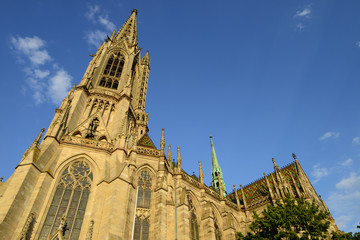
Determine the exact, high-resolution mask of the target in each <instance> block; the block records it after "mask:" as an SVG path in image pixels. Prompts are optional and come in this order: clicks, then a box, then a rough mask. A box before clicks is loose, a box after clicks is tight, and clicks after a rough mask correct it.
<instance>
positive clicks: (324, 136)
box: [319, 132, 340, 141]
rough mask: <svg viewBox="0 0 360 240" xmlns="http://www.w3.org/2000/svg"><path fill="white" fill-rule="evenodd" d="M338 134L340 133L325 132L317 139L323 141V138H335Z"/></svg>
mask: <svg viewBox="0 0 360 240" xmlns="http://www.w3.org/2000/svg"><path fill="white" fill-rule="evenodd" d="M339 136H340V133H338V132H326V133H324V135H322V136H321V137H320V138H319V139H320V140H321V141H324V140H326V139H329V138H333V139H335V138H338V137H339Z"/></svg>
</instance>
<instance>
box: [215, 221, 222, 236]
mask: <svg viewBox="0 0 360 240" xmlns="http://www.w3.org/2000/svg"><path fill="white" fill-rule="evenodd" d="M214 228H215V239H216V240H221V232H220V229H219V226H218V224H217V222H216V220H215V222H214Z"/></svg>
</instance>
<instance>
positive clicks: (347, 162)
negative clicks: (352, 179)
mask: <svg viewBox="0 0 360 240" xmlns="http://www.w3.org/2000/svg"><path fill="white" fill-rule="evenodd" d="M352 162H353V160H352V159H351V158H348V159H346V160H345V161H344V162H342V163H341V165H342V166H344V167H347V166H350V165H351V164H352Z"/></svg>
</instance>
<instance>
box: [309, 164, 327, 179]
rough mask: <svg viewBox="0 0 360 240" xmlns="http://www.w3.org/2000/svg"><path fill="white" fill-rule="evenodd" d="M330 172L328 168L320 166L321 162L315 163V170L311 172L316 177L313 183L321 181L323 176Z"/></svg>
mask: <svg viewBox="0 0 360 240" xmlns="http://www.w3.org/2000/svg"><path fill="white" fill-rule="evenodd" d="M329 174H330V172H329V170H328V169H327V168H325V167H320V164H316V165H314V166H313V170H312V172H311V176H313V177H314V178H315V179H314V181H313V183H317V182H319V181H320V179H321V178H323V177H325V176H327V175H329Z"/></svg>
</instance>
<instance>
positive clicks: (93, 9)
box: [85, 5, 100, 22]
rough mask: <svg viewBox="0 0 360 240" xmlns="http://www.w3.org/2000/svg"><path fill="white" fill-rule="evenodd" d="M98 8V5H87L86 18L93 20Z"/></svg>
mask: <svg viewBox="0 0 360 240" xmlns="http://www.w3.org/2000/svg"><path fill="white" fill-rule="evenodd" d="M99 10H100V7H99V6H98V5H89V6H88V12H86V13H85V16H86V18H87V19H88V20H89V21H93V22H95V14H96V13H98V12H99Z"/></svg>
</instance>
